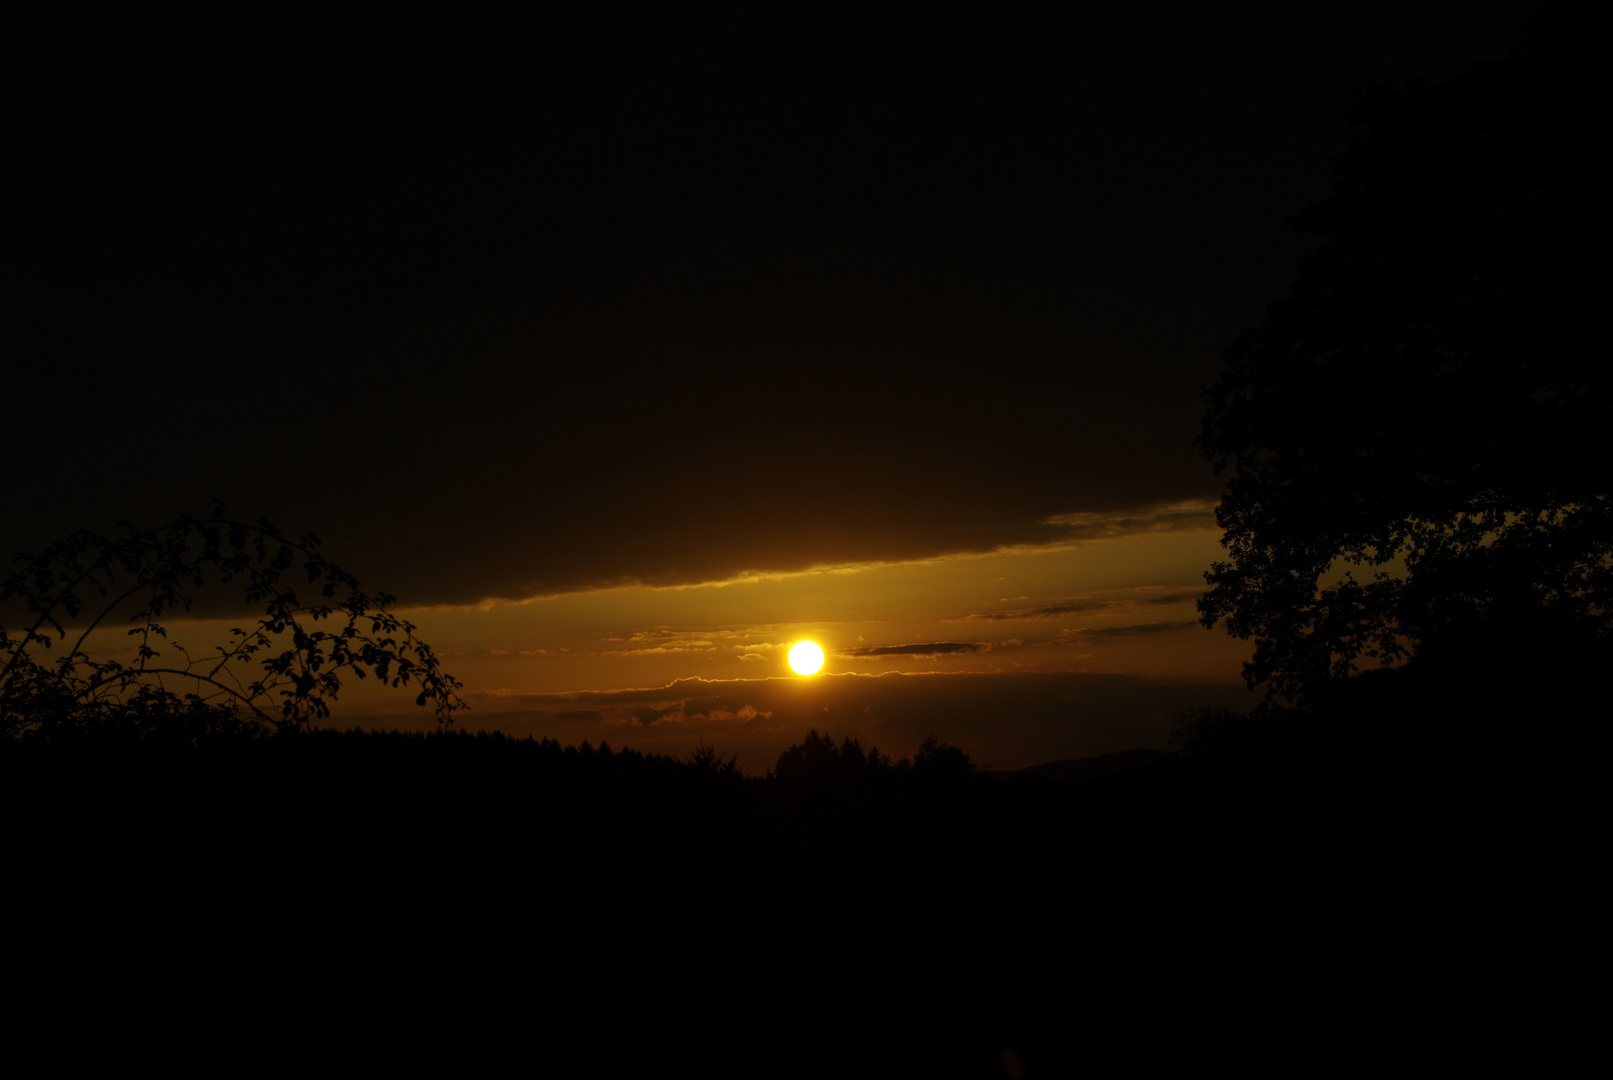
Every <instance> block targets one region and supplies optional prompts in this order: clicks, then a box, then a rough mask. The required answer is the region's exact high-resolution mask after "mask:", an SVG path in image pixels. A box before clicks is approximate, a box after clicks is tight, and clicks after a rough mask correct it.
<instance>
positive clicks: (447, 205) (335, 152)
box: [0, 0, 1530, 602]
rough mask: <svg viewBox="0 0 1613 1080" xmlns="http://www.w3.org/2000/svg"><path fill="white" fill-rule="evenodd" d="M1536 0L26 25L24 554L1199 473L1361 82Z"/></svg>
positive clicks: (489, 572)
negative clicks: (91, 532)
mask: <svg viewBox="0 0 1613 1080" xmlns="http://www.w3.org/2000/svg"><path fill="white" fill-rule="evenodd" d="M1087 7H1091V6H1087ZM1529 7H1530V5H1529V4H1528V3H1524V2H1509V3H1475V2H1471V0H1467V2H1448V3H1447V2H1437V3H1435V2H1427V3H1411V2H1399V3H1381V4H1379V3H1309V4H1303V5H1296V4H1279V3H1271V4H1229V5H1207V4H1200V3H1190V4H1183V3H1141V4H1125V5H1114V6H1113V8H1114V10H1113V11H1112V12H1110V13H1107V14H1103V15H1093V14H1091V13H1090V12H1088V11H1083V10H1076V11H1074V12H1072V13H1065V14H1061V15H1058V16H1045V15H1041V14H1038V15H1035V16H1012V15H1008V16H1005V15H1003V14H1001V13H1000V12H996V11H990V10H987V9H984V8H979V9H975V10H954V11H951V12H942V13H936V12H931V13H928V14H926V15H925V16H924V17H923V18H922V19H918V18H914V17H911V16H907V15H903V16H895V15H891V16H878V15H873V16H870V15H868V14H866V13H856V14H853V13H846V12H838V13H832V14H828V13H822V14H820V13H817V12H816V11H815V10H814V12H809V13H802V14H801V15H799V17H795V18H789V17H785V18H778V17H774V16H768V17H766V19H765V21H764V20H762V19H761V18H760V17H758V16H755V15H748V16H747V15H743V14H733V13H725V14H724V15H722V16H720V17H719V16H715V15H710V14H706V15H699V16H683V15H664V16H661V17H659V18H658V19H657V20H655V21H646V19H645V18H644V16H643V14H642V12H639V11H637V10H633V11H628V10H625V9H623V10H618V11H616V12H615V13H611V12H608V11H602V10H601V9H600V8H598V7H597V6H593V5H589V6H586V7H583V8H580V9H579V11H578V13H577V14H575V15H574V16H560V17H554V16H550V15H545V16H543V17H541V18H538V17H533V16H532V15H530V13H529V11H528V9H527V7H525V6H521V7H515V8H498V7H492V8H487V9H481V8H478V9H475V10H474V11H471V12H469V13H467V12H466V11H463V10H460V9H458V8H450V7H447V6H444V7H440V8H437V9H435V10H433V11H431V12H427V13H418V14H408V13H405V12H404V11H403V10H401V9H400V8H398V7H394V6H389V7H385V8H377V9H373V10H371V11H369V12H368V13H365V12H355V11H353V10H346V9H344V10H342V11H340V12H335V13H333V12H332V11H330V10H327V9H324V8H313V7H310V8H302V9H293V8H288V7H284V6H278V5H277V6H272V7H271V6H261V7H242V8H240V9H232V10H230V11H227V12H221V11H219V10H217V9H213V8H196V9H181V8H176V7H170V6H152V7H144V8H141V9H139V10H135V9H133V8H129V7H116V8H111V9H97V8H84V9H76V10H75V11H74V12H71V13H67V14H63V13H61V12H59V11H57V10H55V9H52V10H51V11H50V12H49V13H48V14H47V15H36V16H28V17H26V18H25V19H24V20H23V21H20V22H19V21H17V20H16V19H15V17H8V24H7V26H6V28H5V33H4V35H3V36H4V39H5V41H6V45H5V46H4V48H5V51H6V54H7V55H6V58H5V66H6V68H7V70H8V75H7V79H8V81H9V82H10V84H11V85H10V90H9V91H8V100H9V102H10V105H11V108H10V110H9V111H10V113H11V115H12V120H11V123H10V125H9V128H10V133H9V134H8V136H7V138H8V141H9V142H10V143H11V145H10V147H9V153H8V159H9V161H10V162H11V165H10V167H9V168H8V178H7V187H8V190H9V198H8V199H7V206H8V208H9V213H8V221H7V230H6V236H7V239H6V242H5V248H6V250H7V259H8V262H9V264H10V267H11V274H10V280H11V283H12V284H11V288H10V289H9V290H8V292H9V297H8V308H9V314H8V318H7V344H6V348H5V361H4V363H5V381H4V393H5V396H4V414H3V416H4V424H5V431H6V438H5V443H6V446H7V448H8V451H9V453H10V455H11V461H12V466H11V468H10V469H9V470H8V482H7V495H6V500H5V504H4V507H3V509H0V515H3V516H0V541H3V543H0V546H3V547H4V548H6V549H7V550H15V549H16V548H17V547H19V546H27V545H33V544H37V543H39V542H41V541H42V540H44V539H46V538H48V537H50V536H53V535H56V534H59V533H61V532H62V531H64V530H65V529H67V528H70V527H72V526H75V525H80V524H103V523H107V522H110V521H112V520H116V519H117V518H120V517H129V518H133V519H135V520H137V521H142V522H156V521H160V520H164V519H166V518H168V517H170V516H172V515H173V514H174V513H176V512H179V511H181V510H192V511H196V512H201V511H203V510H205V508H206V505H207V504H206V500H207V499H208V498H209V497H210V496H214V495H218V496H222V497H224V498H226V499H227V500H229V502H230V504H231V507H232V509H233V510H235V511H236V512H238V513H239V514H242V515H245V516H250V517H256V516H258V515H264V516H267V517H269V518H270V519H271V520H273V521H275V522H276V523H278V524H280V525H281V526H282V527H283V528H285V529H287V530H289V531H297V532H300V531H302V530H304V529H315V530H317V531H319V532H320V533H321V534H322V535H323V536H324V537H325V539H326V541H327V544H328V546H329V548H330V550H332V551H333V552H334V553H336V554H337V555H338V557H339V558H340V559H341V560H342V561H343V562H344V563H345V564H347V565H349V566H350V568H352V569H353V570H355V571H356V572H357V573H358V574H359V575H360V576H361V577H362V578H363V579H364V580H365V581H366V582H367V583H373V584H375V585H376V586H377V587H381V588H385V589H387V590H389V591H391V592H394V593H397V594H399V595H400V596H401V597H403V598H404V599H405V600H407V601H414V602H425V601H468V600H474V599H477V598H479V597H482V596H489V595H496V596H506V597H515V596H523V595H530V594H532V593H534V592H539V591H552V590H557V589H566V588H573V587H578V586H585V585H589V584H595V583H601V582H607V581H620V580H624V579H638V580H642V581H646V582H674V581H691V580H702V579H710V578H714V577H721V576H724V575H726V574H729V573H732V572H734V571H738V570H742V569H789V568H795V567H800V566H805V565H809V564H814V563H830V562H840V561H849V560H865V559H889V558H900V557H907V556H915V555H929V554H937V553H943V552H948V551H957V550H966V549H989V548H991V547H993V546H995V545H998V544H1003V543H1010V542H1017V541H1024V540H1036V539H1048V538H1051V536H1053V535H1056V531H1055V530H1053V529H1052V528H1051V527H1050V526H1047V525H1041V524H1038V522H1039V521H1040V520H1041V519H1043V518H1046V517H1048V516H1050V515H1054V514H1068V513H1074V512H1082V511H1101V510H1115V509H1123V508H1129V507H1136V506H1141V505H1145V504H1149V503H1155V502H1161V501H1171V500H1183V499H1189V498H1208V497H1214V495H1215V494H1216V493H1217V491H1218V489H1219V481H1218V479H1217V478H1216V477H1214V476H1213V475H1212V474H1211V472H1210V470H1209V468H1208V466H1207V465H1206V464H1205V463H1204V461H1203V459H1201V458H1200V457H1199V456H1198V455H1197V454H1196V452H1195V451H1194V450H1193V448H1192V446H1191V441H1192V439H1193V436H1194V435H1195V434H1196V432H1197V425H1198V418H1199V414H1200V411H1201V407H1200V402H1199V398H1198V390H1199V387H1200V386H1201V385H1202V384H1204V383H1205V382H1207V381H1209V380H1210V379H1211V378H1212V377H1213V376H1214V374H1215V372H1216V370H1217V365H1218V363H1219V353H1220V349H1221V347H1222V346H1223V345H1224V344H1226V342H1227V341H1228V340H1229V339H1230V337H1231V336H1232V335H1233V334H1234V333H1235V332H1236V331H1237V330H1238V329H1239V328H1240V327H1241V326H1243V325H1246V324H1249V323H1252V322H1254V321H1257V320H1258V319H1259V318H1260V315H1261V313H1262V311H1263V309H1264V307H1265V305H1266V304H1267V303H1269V302H1271V301H1272V300H1275V299H1277V298H1278V297H1279V296H1280V295H1281V294H1282V292H1283V291H1284V290H1285V288H1286V286H1287V283H1288V281H1289V280H1290V278H1291V275H1292V272H1293V269H1294V265H1295V262H1296V260H1297V259H1298V258H1299V256H1300V255H1301V254H1302V253H1303V252H1304V250H1305V249H1306V248H1305V242H1304V241H1303V240H1302V239H1301V238H1299V237H1296V236H1295V235H1293V234H1292V233H1291V232H1290V230H1289V229H1288V226H1287V224H1286V218H1287V216H1288V215H1290V214H1292V213H1293V212H1294V211H1296V210H1298V209H1299V208H1300V207H1301V206H1303V205H1305V204H1306V203H1307V202H1309V201H1311V200H1313V199H1315V198H1317V197H1319V196H1320V195H1321V194H1323V193H1324V192H1325V191H1326V189H1327V183H1328V173H1327V167H1328V163H1329V160H1330V159H1331V158H1333V157H1335V156H1336V155H1337V154H1338V153H1340V152H1341V150H1342V149H1343V146H1344V145H1345V143H1346V141H1347V139H1348V136H1349V133H1348V129H1347V128H1346V127H1345V126H1344V124H1343V122H1342V121H1343V118H1344V114H1345V111H1346V108H1347V106H1348V103H1349V100H1350V96H1351V93H1352V91H1353V90H1354V89H1355V88H1356V87H1357V86H1359V85H1360V84H1362V83H1363V82H1364V81H1367V80H1400V79H1404V78H1407V77H1411V76H1414V75H1420V76H1422V77H1424V78H1427V79H1430V80H1436V79H1442V78H1447V77H1450V76H1452V75H1454V74H1456V73H1457V72H1459V71H1461V70H1464V69H1466V68H1468V67H1471V66H1472V64H1473V63H1474V61H1476V60H1478V59H1480V58H1482V57H1486V56H1498V55H1501V54H1503V53H1504V52H1505V50H1506V48H1507V47H1508V45H1509V43H1510V42H1511V41H1512V40H1513V39H1514V37H1515V34H1516V30H1517V27H1518V25H1519V24H1520V22H1521V21H1522V18H1523V16H1524V15H1525V13H1526V12H1527V10H1528V9H1529ZM411 10H412V9H411Z"/></svg>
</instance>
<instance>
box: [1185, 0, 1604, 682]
mask: <svg viewBox="0 0 1613 1080" xmlns="http://www.w3.org/2000/svg"><path fill="white" fill-rule="evenodd" d="M1604 22H1605V17H1604V15H1603V12H1602V10H1600V9H1599V8H1598V6H1597V5H1594V4H1549V3H1548V4H1543V5H1542V6H1541V7H1540V8H1539V9H1538V10H1537V12H1536V14H1535V16H1534V17H1533V18H1532V19H1531V21H1530V22H1529V24H1528V25H1527V27H1526V34H1525V39H1524V41H1523V43H1522V44H1521V45H1520V46H1519V47H1518V48H1517V49H1516V50H1515V51H1514V53H1513V54H1512V56H1511V57H1510V58H1508V59H1507V60H1505V61H1504V62H1497V63H1492V64H1488V65H1485V66H1481V67H1480V68H1478V69H1477V70H1475V71H1474V72H1471V73H1469V74H1467V75H1465V76H1463V77H1462V78H1459V79H1457V80H1455V81H1454V82H1452V83H1450V84H1448V85H1442V86H1436V87H1428V86H1423V85H1420V84H1418V83H1411V84H1409V85H1406V86H1402V87H1399V88H1392V89H1379V90H1375V91H1372V92H1368V93H1364V94H1363V95H1361V96H1360V97H1359V98H1358V102H1357V105H1356V109H1355V115H1354V120H1355V122H1356V123H1357V124H1359V125H1360V126H1361V127H1363V128H1364V129H1365V134H1364V137H1362V138H1361V139H1359V140H1358V141H1357V142H1356V143H1354V144H1353V145H1352V146H1351V147H1350V149H1349V150H1348V152H1347V153H1346V154H1345V156H1344V158H1343V160H1342V161H1341V162H1340V163H1339V165H1338V166H1337V167H1336V183H1335V186H1334V190H1333V192H1332V194H1331V195H1330V196H1329V197H1328V198H1327V199H1325V200H1324V201H1323V202H1321V203H1320V204H1318V205H1315V206H1313V207H1311V208H1309V209H1308V210H1306V211H1305V212H1304V213H1303V214H1301V215H1300V216H1299V218H1298V219H1297V221H1296V224H1297V225H1298V226H1299V227H1301V228H1303V229H1305V230H1308V231H1310V232H1312V233H1314V234H1316V235H1317V236H1319V237H1322V238H1324V239H1325V242H1324V244H1323V245H1322V246H1321V248H1320V249H1319V250H1318V251H1317V252H1316V253H1315V254H1314V255H1313V256H1312V257H1311V258H1310V259H1309V260H1308V261H1307V262H1306V263H1305V264H1304V265H1303V267H1302V268H1301V272H1300V275H1299V277H1298V280H1297V283H1296V285H1295V288H1294V290H1293V293H1292V295H1291V296H1290V297H1289V299H1287V300H1286V301H1284V302H1282V303H1279V304H1277V305H1275V306H1273V307H1272V308H1271V309H1270V311H1269V312H1268V314H1267V316H1266V319H1265V321H1264V323H1263V324H1262V325H1261V326H1260V327H1259V328H1258V329H1255V330H1248V331H1245V332H1244V334H1243V335H1242V336H1241V337H1239V338H1238V339H1237V340H1236V341H1235V342H1234V343H1233V344H1232V345H1231V346H1230V347H1229V348H1228V349H1227V351H1226V356H1225V361H1226V364H1225V370H1224V373H1223V375H1222V376H1221V378H1220V380H1219V381H1218V382H1217V383H1216V384H1215V385H1214V386H1212V387H1210V388H1209V389H1208V390H1206V392H1205V398H1206V402H1207V404H1208V410H1207V413H1206V415H1205V418H1204V426H1203V431H1202V433H1201V435H1200V436H1199V439H1198V446H1199V447H1200V449H1201V450H1202V451H1203V452H1204V453H1205V454H1206V455H1207V456H1208V457H1209V458H1210V459H1211V461H1212V462H1213V463H1214V466H1215V468H1216V470H1217V471H1218V472H1220V471H1223V470H1226V471H1229V472H1230V477H1229V479H1228V483H1227V488H1226V491H1225V494H1224V496H1223V498H1222V500H1221V504H1220V507H1219V509H1218V510H1217V513H1216V516H1217V520H1218V521H1219V522H1220V524H1221V526H1222V527H1223V528H1224V529H1225V538H1224V540H1223V543H1224V545H1225V546H1226V547H1227V549H1228V553H1229V557H1228V559H1227V560H1226V561H1224V562H1217V563H1216V564H1215V565H1214V568H1213V569H1212V570H1211V571H1210V572H1209V573H1208V574H1207V575H1206V579H1207V581H1208V582H1209V584H1210V586H1211V588H1210V590H1209V591H1208V592H1207V593H1206V595H1205V596H1204V597H1203V599H1202V600H1201V601H1200V604H1199V611H1200V615H1201V619H1202V621H1203V623H1204V624H1205V625H1206V626H1211V625H1213V624H1215V623H1216V622H1218V621H1220V620H1225V621H1226V625H1227V628H1228V630H1229V631H1230V632H1231V633H1232V634H1234V635H1236V636H1238V637H1242V638H1252V639H1253V640H1254V643H1255V651H1254V655H1253V658H1252V659H1251V660H1250V661H1249V662H1248V664H1246V665H1245V667H1244V674H1245V677H1246V678H1247V680H1248V682H1249V684H1250V686H1251V687H1253V686H1255V685H1257V684H1260V683H1266V684H1268V689H1269V690H1270V691H1272V692H1274V693H1275V694H1276V695H1277V696H1279V697H1284V698H1287V699H1289V700H1292V701H1300V702H1304V701H1307V700H1311V699H1314V698H1315V696H1316V695H1317V694H1318V693H1319V692H1322V691H1324V690H1326V689H1327V688H1328V687H1329V686H1331V685H1333V684H1336V683H1338V681H1339V680H1342V679H1345V678H1346V677H1348V676H1350V675H1351V674H1353V673H1355V672H1356V671H1358V670H1359V667H1358V661H1360V660H1361V659H1362V658H1366V659H1368V660H1373V661H1377V662H1378V663H1379V664H1382V665H1385V666H1393V665H1397V664H1401V663H1403V662H1405V661H1407V660H1408V659H1410V658H1414V657H1415V658H1418V659H1419V660H1420V661H1422V662H1423V663H1424V664H1426V663H1427V661H1426V660H1424V659H1423V658H1425V657H1436V658H1437V657H1456V656H1463V655H1488V656H1490V657H1491V658H1492V659H1495V658H1499V657H1500V656H1501V655H1502V652H1503V650H1502V649H1501V648H1498V646H1499V645H1505V646H1506V647H1507V651H1508V652H1509V654H1510V656H1511V657H1513V658H1516V652H1515V651H1513V650H1516V648H1517V646H1518V644H1519V643H1520V642H1529V641H1533V642H1535V643H1536V644H1537V646H1538V647H1537V649H1536V652H1535V657H1534V662H1537V663H1543V664H1545V663H1571V662H1580V661H1578V660H1576V661H1566V660H1562V659H1554V656H1555V657H1561V656H1562V655H1563V654H1564V653H1565V652H1567V653H1573V654H1575V655H1576V656H1582V655H1583V654H1584V653H1585V651H1586V650H1590V651H1592V652H1595V651H1598V650H1600V649H1601V648H1602V644H1603V643H1605V642H1606V640H1607V637H1608V634H1609V629H1610V627H1609V618H1610V611H1613V472H1610V470H1609V469H1608V467H1607V462H1609V461H1613V405H1610V402H1613V397H1610V394H1609V370H1610V369H1609V366H1608V364H1607V362H1606V360H1605V358H1604V354H1603V353H1602V349H1603V348H1605V347H1606V346H1605V343H1604V341H1603V332H1602V327H1601V326H1600V325H1599V322H1600V313H1601V311H1602V310H1603V309H1604V308H1605V299H1604V294H1605V283H1606V277H1607V276H1606V273H1605V271H1603V270H1600V269H1598V268H1599V267H1600V266H1601V265H1602V263H1603V262H1604V261H1605V260H1606V258H1607V255H1608V236H1607V193H1606V192H1605V190H1603V188H1602V185H1601V181H1598V180H1597V179H1596V177H1597V176H1599V175H1601V172H1600V170H1599V169H1597V168H1595V167H1594V161H1595V157H1596V156H1599V154H1597V153H1596V150H1597V147H1599V146H1600V144H1601V143H1602V142H1603V141H1605V140H1604V139H1603V136H1602V129H1603V126H1604V119H1603V117H1602V115H1601V112H1600V109H1599V107H1598V106H1596V105H1595V102H1596V101H1598V100H1601V96H1600V93H1599V92H1598V90H1599V86H1600V72H1601V68H1602V64H1603V58H1602V56H1601V53H1600V50H1601V48H1602V45H1601V43H1602V42H1603V41H1604V40H1605V38H1604V34H1603V24H1604ZM1357 572H1361V577H1360V578H1359V579H1358V578H1357V577H1356V576H1355V574H1356V573H1357ZM1526 662H1527V661H1526Z"/></svg>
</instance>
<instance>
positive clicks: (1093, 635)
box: [1059, 619, 1199, 641]
mask: <svg viewBox="0 0 1613 1080" xmlns="http://www.w3.org/2000/svg"><path fill="white" fill-rule="evenodd" d="M1198 626H1199V623H1198V621H1197V620H1196V619H1184V620H1182V621H1181V622H1155V623H1135V624H1133V625H1131V626H1094V627H1079V628H1075V629H1070V630H1060V631H1059V637H1061V638H1064V639H1066V640H1068V641H1091V640H1094V639H1103V638H1130V637H1140V636H1142V635H1143V634H1163V633H1167V632H1169V631H1172V630H1187V629H1197V628H1198Z"/></svg>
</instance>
